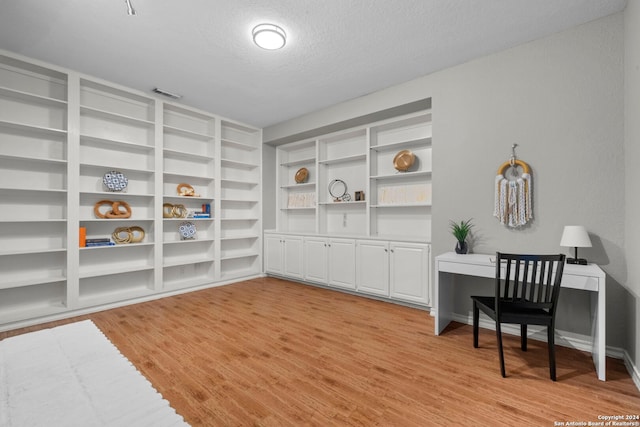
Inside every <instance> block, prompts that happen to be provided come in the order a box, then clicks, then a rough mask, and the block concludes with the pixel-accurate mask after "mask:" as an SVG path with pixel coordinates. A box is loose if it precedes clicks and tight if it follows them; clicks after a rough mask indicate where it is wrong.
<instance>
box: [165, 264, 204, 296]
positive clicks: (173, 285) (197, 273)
mask: <svg viewBox="0 0 640 427" xmlns="http://www.w3.org/2000/svg"><path fill="white" fill-rule="evenodd" d="M214 266H215V263H214V262H213V261H205V262H198V263H192V264H186V265H176V266H167V267H164V268H163V271H162V276H163V287H164V289H181V288H191V287H194V286H201V285H206V284H209V283H213V282H214V281H215V278H214V268H215V267H214Z"/></svg>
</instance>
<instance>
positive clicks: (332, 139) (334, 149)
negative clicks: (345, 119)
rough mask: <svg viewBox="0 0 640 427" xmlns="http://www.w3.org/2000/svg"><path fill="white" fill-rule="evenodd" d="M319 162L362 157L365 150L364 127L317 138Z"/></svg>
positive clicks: (365, 135) (364, 155)
mask: <svg viewBox="0 0 640 427" xmlns="http://www.w3.org/2000/svg"><path fill="white" fill-rule="evenodd" d="M319 148H320V149H319V152H320V157H319V159H318V160H319V163H330V162H334V161H337V162H340V161H355V160H359V159H361V158H362V159H364V158H365V157H366V151H367V131H366V129H356V130H349V131H343V132H339V133H337V134H333V135H329V136H327V137H323V138H322V139H320V140H319Z"/></svg>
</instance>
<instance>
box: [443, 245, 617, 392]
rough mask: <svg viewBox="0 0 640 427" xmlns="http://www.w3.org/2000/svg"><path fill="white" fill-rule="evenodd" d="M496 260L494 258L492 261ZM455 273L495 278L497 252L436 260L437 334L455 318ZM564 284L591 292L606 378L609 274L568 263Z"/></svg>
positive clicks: (599, 363) (596, 349)
mask: <svg viewBox="0 0 640 427" xmlns="http://www.w3.org/2000/svg"><path fill="white" fill-rule="evenodd" d="M492 260H493V261H492ZM453 274H462V275H467V276H476V277H488V278H495V276H496V264H495V254H493V255H488V254H466V255H458V254H456V253H453V252H448V253H445V254H442V255H439V256H437V257H436V259H435V289H434V292H435V295H434V302H433V309H432V315H434V316H435V323H436V335H440V333H441V332H442V331H443V330H444V328H446V327H447V325H448V324H449V322H451V320H452V318H453V296H454V293H455V289H454V288H455V286H454V282H453V280H451V279H452V275H453ZM562 287H565V288H571V289H579V290H583V291H588V292H591V319H592V322H591V336H592V338H593V341H592V348H591V355H592V357H593V362H594V363H595V365H596V372H597V374H598V379H600V380H602V381H604V380H605V375H606V372H605V359H606V317H605V310H606V304H605V301H606V299H605V298H606V287H605V273H604V271H602V269H600V267H598V266H597V265H595V264H589V265H573V264H566V265H565V266H564V272H563V274H562Z"/></svg>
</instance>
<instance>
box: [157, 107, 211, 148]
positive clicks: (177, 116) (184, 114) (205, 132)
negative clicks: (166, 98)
mask: <svg viewBox="0 0 640 427" xmlns="http://www.w3.org/2000/svg"><path fill="white" fill-rule="evenodd" d="M163 121H164V129H165V132H169V133H180V134H183V135H186V136H188V137H190V138H197V139H200V140H202V141H207V140H210V139H212V138H213V137H214V135H215V117H212V116H210V115H208V114H203V113H200V112H197V111H194V110H192V109H187V108H182V107H179V106H177V105H173V104H164V110H163Z"/></svg>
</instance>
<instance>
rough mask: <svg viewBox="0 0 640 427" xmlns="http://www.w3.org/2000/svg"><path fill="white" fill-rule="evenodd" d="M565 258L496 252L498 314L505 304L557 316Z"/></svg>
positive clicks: (560, 255)
mask: <svg viewBox="0 0 640 427" xmlns="http://www.w3.org/2000/svg"><path fill="white" fill-rule="evenodd" d="M564 261H565V255H562V254H558V255H524V254H504V253H501V252H496V294H495V296H496V312H498V313H499V312H500V308H501V305H503V304H505V303H506V304H510V305H511V304H512V305H513V306H518V307H521V308H542V309H545V310H548V311H549V313H550V314H554V313H555V309H556V302H557V301H558V295H559V294H560V282H561V280H562V272H563V271H564Z"/></svg>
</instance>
